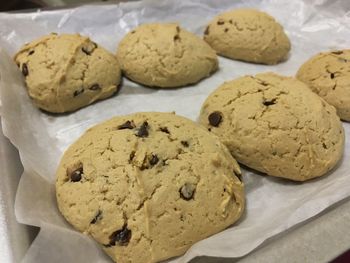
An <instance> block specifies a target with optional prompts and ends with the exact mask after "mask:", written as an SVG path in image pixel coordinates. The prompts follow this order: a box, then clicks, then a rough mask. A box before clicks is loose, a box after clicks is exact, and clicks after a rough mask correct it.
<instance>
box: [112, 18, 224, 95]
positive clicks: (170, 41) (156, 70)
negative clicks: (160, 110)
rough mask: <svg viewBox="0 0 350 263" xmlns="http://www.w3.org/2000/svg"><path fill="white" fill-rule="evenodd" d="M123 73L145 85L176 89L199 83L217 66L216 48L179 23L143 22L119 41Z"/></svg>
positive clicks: (118, 54) (118, 55)
mask: <svg viewBox="0 0 350 263" xmlns="http://www.w3.org/2000/svg"><path fill="white" fill-rule="evenodd" d="M117 57H118V60H119V63H120V66H121V68H122V70H123V73H124V74H125V75H126V76H127V77H128V78H130V79H131V80H133V81H135V82H138V83H140V84H143V85H146V86H153V87H159V88H173V87H180V86H185V85H188V84H193V83H197V82H198V81H200V80H201V79H203V78H205V77H208V76H209V75H211V74H212V73H213V72H214V71H216V70H217V68H218V59H217V56H216V53H215V51H214V50H213V49H212V48H211V47H210V46H209V45H208V44H207V43H205V42H204V41H203V40H202V39H200V38H199V37H198V36H196V35H194V34H192V33H190V32H188V31H186V30H184V29H182V28H181V27H180V26H178V25H177V24H166V23H164V24H159V23H155V24H144V25H141V26H139V27H137V28H135V29H134V30H132V31H131V32H129V33H128V34H127V35H126V36H125V37H124V38H123V39H122V41H121V42H120V44H119V47H118V51H117Z"/></svg>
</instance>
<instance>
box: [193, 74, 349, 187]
mask: <svg viewBox="0 0 350 263" xmlns="http://www.w3.org/2000/svg"><path fill="white" fill-rule="evenodd" d="M200 123H201V124H203V125H204V126H205V127H207V129H209V130H210V131H211V132H212V133H214V134H216V135H218V136H219V138H220V139H221V141H222V142H223V143H224V144H225V145H226V146H227V147H228V149H229V150H230V151H231V153H232V155H233V156H234V157H235V158H236V159H237V161H238V162H240V163H242V164H245V165H246V166H248V167H251V168H253V169H255V170H258V171H261V172H263V173H266V174H268V175H272V176H277V177H284V178H288V179H291V180H295V181H305V180H308V179H311V178H314V177H318V176H321V175H324V174H325V173H327V172H328V171H329V170H331V169H332V168H333V167H334V166H335V165H336V163H337V162H338V161H339V159H340V158H341V156H342V154H343V148H344V131H343V127H342V123H341V122H340V120H339V117H338V116H337V114H336V111H335V108H334V107H333V106H331V105H329V104H328V103H327V102H325V101H324V100H323V99H322V98H320V97H319V96H317V95H316V94H315V93H313V92H312V91H311V90H310V89H309V88H308V87H307V86H306V85H305V84H304V83H302V82H301V81H298V80H297V79H294V78H288V77H283V76H279V75H276V74H274V73H264V74H258V75H256V76H255V77H254V76H245V77H241V78H238V79H236V80H233V81H230V82H226V83H224V84H223V85H221V86H220V87H219V88H218V89H216V90H215V91H214V92H213V93H212V94H211V95H210V96H209V97H208V98H207V100H206V101H205V103H204V104H203V106H202V110H201V114H200Z"/></svg>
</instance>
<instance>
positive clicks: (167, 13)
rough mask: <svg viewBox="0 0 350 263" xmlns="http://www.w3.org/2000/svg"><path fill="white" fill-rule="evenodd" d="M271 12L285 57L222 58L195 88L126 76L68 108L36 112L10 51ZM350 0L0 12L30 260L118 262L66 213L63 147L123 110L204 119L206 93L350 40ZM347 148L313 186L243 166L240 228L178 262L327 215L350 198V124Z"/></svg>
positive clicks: (6, 106) (196, 27)
mask: <svg viewBox="0 0 350 263" xmlns="http://www.w3.org/2000/svg"><path fill="white" fill-rule="evenodd" d="M242 6H246V7H255V8H259V9H261V10H264V11H267V12H268V13H270V14H271V15H273V16H274V17H275V18H276V19H277V20H278V21H280V22H281V24H283V26H284V28H285V30H286V32H287V34H288V35H289V37H290V39H291V41H292V51H291V55H290V58H289V59H288V61H287V62H285V63H282V64H279V65H275V66H264V65H255V64H249V63H244V62H238V61H232V60H228V59H224V58H220V70H219V71H218V72H217V73H215V74H214V75H213V76H212V77H210V78H208V79H205V80H203V81H202V82H200V83H199V84H197V85H194V86H191V87H186V88H181V89H174V90H155V89H148V88H144V87H141V86H139V85H136V84H133V83H131V82H130V81H127V80H124V84H123V87H122V90H121V91H120V92H119V94H118V95H117V96H114V97H112V98H109V99H107V100H104V101H102V102H98V103H95V104H93V105H91V106H89V107H86V108H84V109H81V110H79V111H77V112H74V113H71V114H67V115H48V114H45V113H42V112H41V111H39V110H37V109H36V108H35V107H34V106H33V105H32V103H31V101H30V99H29V98H28V96H27V93H26V90H25V88H24V82H23V79H22V76H21V73H20V72H19V70H18V69H17V67H16V65H15V64H14V63H13V62H12V59H11V57H12V56H13V55H14V54H15V52H16V51H17V50H18V49H19V48H20V47H21V46H22V45H23V44H24V43H25V42H28V41H31V40H32V39H34V38H36V37H40V36H42V35H45V34H48V33H50V32H57V33H61V32H71V33H73V32H74V33H75V32H78V33H80V34H83V35H88V36H90V37H91V38H92V39H93V40H94V41H96V42H97V43H99V44H100V45H102V46H104V47H106V48H107V49H109V50H110V51H112V52H114V51H115V49H116V46H117V44H118V42H119V41H120V40H121V38H122V37H123V36H124V35H125V33H126V32H128V31H129V30H131V29H132V28H133V27H135V26H137V25H139V24H142V23H145V22H153V21H172V22H179V23H180V24H181V26H182V27H184V28H186V29H188V30H190V31H192V32H194V33H196V34H199V35H201V34H202V32H203V31H204V28H205V26H206V23H207V22H208V21H209V20H210V19H211V18H212V17H213V16H215V15H216V14H217V13H219V12H222V11H224V10H227V9H231V8H237V7H242ZM349 10H350V2H349V1H347V0H339V1H331V0H329V1H322V0H318V1H307V2H304V1H302V0H295V1H289V0H280V1H276V0H264V1H258V0H250V1H243V0H237V1H231V0H222V1H210V0H201V1H200V0H196V1H194V0H193V1H186V0H177V1H175V0H174V1H171V0H164V1H161V0H159V1H155V0H153V1H144V2H133V3H126V4H121V5H98V6H83V7H79V8H75V9H65V10H58V11H47V12H44V11H42V12H36V13H26V14H4V13H3V14H0V46H1V49H0V74H1V82H0V84H1V86H0V95H1V102H2V106H1V114H2V125H3V131H4V134H5V135H6V136H7V137H9V138H10V139H11V141H12V142H13V143H14V145H15V146H16V147H17V148H18V149H19V152H20V156H21V160H22V162H23V165H24V169H25V172H24V174H23V176H22V179H21V182H20V185H19V189H18V192H17V199H16V207H15V208H16V215H17V218H18V220H19V221H20V222H22V223H24V224H30V225H35V226H39V227H41V231H40V234H39V235H38V237H37V238H36V240H35V241H34V243H33V244H32V246H31V248H30V249H29V251H28V253H27V255H26V257H25V259H24V262H28V263H34V262H35V263H36V262H65V263H70V262H72V263H73V262H74V263H80V262H84V263H85V262H110V259H109V258H108V257H107V256H106V255H104V253H103V252H102V251H101V250H100V248H99V247H98V246H97V245H96V244H95V243H94V242H93V241H92V240H91V239H89V238H88V237H86V236H84V235H82V234H80V233H78V232H76V231H74V230H73V229H72V228H71V227H70V226H69V225H68V224H67V223H66V222H65V221H64V219H63V218H62V217H61V216H60V214H59V212H58V210H57V207H56V200H55V194H54V179H55V171H56V168H57V165H58V162H59V160H60V158H61V156H62V154H63V151H64V150H65V149H66V148H67V146H68V145H69V144H71V143H72V142H73V141H74V140H75V139H76V138H77V137H79V136H80V135H81V134H82V133H83V131H84V130H85V129H87V128H88V127H90V126H92V125H94V124H96V123H98V122H101V121H103V120H106V119H108V118H111V117H113V116H116V115H121V114H127V113H132V112H137V111H176V112H177V114H180V115H183V116H186V117H189V118H191V119H193V120H196V118H197V117H198V114H199V110H200V107H201V104H202V103H203V101H204V100H205V98H206V97H207V96H208V94H209V93H210V92H211V91H212V90H214V89H215V88H217V87H218V86H219V85H220V84H221V83H222V82H224V81H225V80H231V79H233V78H236V77H238V76H241V75H244V74H256V73H259V72H265V71H275V72H278V73H280V74H285V75H294V74H295V72H296V70H297V69H298V67H299V66H300V65H301V64H302V63H303V62H304V61H305V60H306V59H308V58H309V57H310V56H311V55H313V54H315V53H317V52H320V51H322V50H328V49H332V48H349V47H350V38H349V35H350V18H349V16H348V15H349V13H348V12H349ZM344 128H345V133H346V137H347V140H346V150H345V154H344V157H343V159H342V161H341V162H340V164H339V165H338V166H337V168H336V169H334V170H333V171H332V172H331V173H330V174H329V175H327V176H324V177H323V178H320V179H316V180H312V181H310V182H306V183H293V182H287V181H285V180H281V179H277V178H270V177H263V176H261V175H258V174H254V172H251V171H245V173H244V182H245V185H246V194H247V209H246V212H245V214H244V216H243V217H242V219H241V220H240V221H239V222H238V223H237V224H235V225H234V226H233V227H231V228H229V229H227V230H225V231H223V232H221V233H219V234H217V235H215V236H212V237H210V238H208V239H206V240H203V241H201V242H198V243H197V244H195V245H194V246H193V247H192V248H191V249H190V250H189V251H188V252H187V254H186V255H184V256H183V257H180V258H177V259H174V262H187V261H188V260H190V259H191V258H193V257H195V256H198V255H209V256H217V257H239V256H243V255H245V254H247V253H249V252H250V251H252V250H253V249H254V248H256V247H257V246H258V245H259V244H261V243H262V242H263V241H264V240H266V239H267V238H269V237H271V236H273V235H276V234H277V233H280V232H282V231H284V230H286V229H288V228H290V227H291V226H293V225H296V224H298V223H300V222H302V221H304V220H306V219H308V218H310V217H312V216H314V215H316V214H317V213H319V212H321V211H322V210H324V209H325V208H327V207H328V206H330V205H332V204H334V203H335V202H337V201H339V200H341V199H343V198H345V197H347V196H349V195H350V190H349V185H350V162H349V157H350V145H349V144H350V143H349V139H348V138H350V124H349V123H344Z"/></svg>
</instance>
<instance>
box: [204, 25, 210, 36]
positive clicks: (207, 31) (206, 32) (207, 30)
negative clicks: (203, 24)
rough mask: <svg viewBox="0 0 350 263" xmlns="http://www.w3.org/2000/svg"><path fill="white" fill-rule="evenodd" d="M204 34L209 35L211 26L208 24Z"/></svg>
mask: <svg viewBox="0 0 350 263" xmlns="http://www.w3.org/2000/svg"><path fill="white" fill-rule="evenodd" d="M204 35H209V26H207V28H206V29H205V31H204Z"/></svg>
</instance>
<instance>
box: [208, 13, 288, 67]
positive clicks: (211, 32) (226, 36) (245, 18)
mask: <svg viewBox="0 0 350 263" xmlns="http://www.w3.org/2000/svg"><path fill="white" fill-rule="evenodd" d="M204 40H205V41H206V42H207V43H208V44H209V45H210V46H211V47H212V48H214V49H215V50H216V51H217V52H218V54H219V55H222V56H225V57H228V58H232V59H237V60H243V61H247V62H253V63H261V64H277V63H278V62H281V61H283V60H285V59H286V57H287V54H288V52H289V50H290V48H291V44H290V41H289V39H288V37H287V35H286V34H285V33H284V31H283V27H282V26H281V25H280V24H279V23H278V22H277V21H276V20H275V19H274V18H273V17H272V16H270V15H268V14H266V13H265V12H261V11H258V10H254V9H235V10H232V11H228V12H225V13H222V14H220V15H218V16H217V17H215V18H214V19H213V20H212V21H211V22H210V23H209V25H208V26H207V28H206V30H205V32H204Z"/></svg>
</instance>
